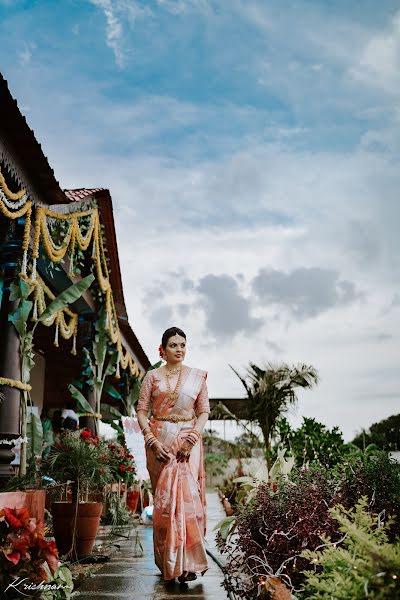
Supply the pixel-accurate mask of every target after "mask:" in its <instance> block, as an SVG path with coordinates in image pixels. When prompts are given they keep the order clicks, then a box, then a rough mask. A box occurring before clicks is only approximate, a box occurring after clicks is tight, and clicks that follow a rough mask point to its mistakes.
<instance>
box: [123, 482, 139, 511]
mask: <svg viewBox="0 0 400 600" xmlns="http://www.w3.org/2000/svg"><path fill="white" fill-rule="evenodd" d="M139 494H140V491H139V486H138V485H136V486H132V487H131V488H130V489H129V490H128V491H127V493H126V507H127V509H128V510H129V511H130V512H133V513H134V512H136V509H137V505H138V502H139Z"/></svg>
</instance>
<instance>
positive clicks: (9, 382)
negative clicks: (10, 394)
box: [0, 377, 32, 392]
mask: <svg viewBox="0 0 400 600" xmlns="http://www.w3.org/2000/svg"><path fill="white" fill-rule="evenodd" d="M0 385H6V386H7V387H11V388H17V389H19V390H21V391H23V392H30V391H31V389H32V386H31V385H30V384H29V383H22V381H18V380H17V379H8V377H0Z"/></svg>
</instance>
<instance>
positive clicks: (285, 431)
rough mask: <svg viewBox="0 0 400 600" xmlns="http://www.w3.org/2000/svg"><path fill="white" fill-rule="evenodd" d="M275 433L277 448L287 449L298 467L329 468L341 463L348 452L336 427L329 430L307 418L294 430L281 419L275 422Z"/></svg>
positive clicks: (284, 419)
mask: <svg viewBox="0 0 400 600" xmlns="http://www.w3.org/2000/svg"><path fill="white" fill-rule="evenodd" d="M277 433H278V435H279V447H282V446H283V447H286V448H288V447H289V448H290V450H291V452H292V454H293V456H294V457H295V460H296V464H297V465H299V466H301V465H306V464H311V463H317V464H319V465H322V466H324V467H327V468H329V467H332V466H334V465H335V464H337V463H338V462H339V461H341V460H342V458H343V455H344V454H345V453H346V452H347V450H348V445H347V444H345V443H344V441H343V437H342V433H341V431H340V430H339V428H338V427H334V428H333V429H331V430H329V429H328V428H327V427H326V426H325V425H323V424H322V423H319V422H318V421H316V420H315V419H311V418H308V417H303V423H302V425H301V426H300V427H299V428H298V429H296V430H293V429H291V427H290V425H289V422H288V421H287V419H286V418H285V417H281V418H280V419H279V420H278V421H277Z"/></svg>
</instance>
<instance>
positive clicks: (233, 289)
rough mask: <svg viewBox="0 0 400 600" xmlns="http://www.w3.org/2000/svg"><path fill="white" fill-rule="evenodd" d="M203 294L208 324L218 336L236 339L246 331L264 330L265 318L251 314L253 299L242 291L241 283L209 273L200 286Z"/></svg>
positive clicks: (224, 338) (210, 331)
mask: <svg viewBox="0 0 400 600" xmlns="http://www.w3.org/2000/svg"><path fill="white" fill-rule="evenodd" d="M196 289H197V291H198V293H199V294H200V296H201V297H202V300H201V305H202V306H203V308H204V312H205V315H206V326H207V329H208V331H209V333H211V335H214V336H215V337H216V338H217V339H222V340H229V339H233V338H234V337H235V335H236V334H238V333H240V332H242V333H244V334H250V333H252V332H254V331H257V330H258V329H260V328H261V327H262V325H263V319H261V318H255V317H252V316H251V306H250V300H249V299H248V298H246V297H245V296H244V295H242V294H241V293H240V289H239V286H238V283H237V281H236V279H235V278H234V277H231V276H229V275H212V274H209V275H206V276H204V277H202V278H201V279H200V281H199V283H198V285H197V286H196Z"/></svg>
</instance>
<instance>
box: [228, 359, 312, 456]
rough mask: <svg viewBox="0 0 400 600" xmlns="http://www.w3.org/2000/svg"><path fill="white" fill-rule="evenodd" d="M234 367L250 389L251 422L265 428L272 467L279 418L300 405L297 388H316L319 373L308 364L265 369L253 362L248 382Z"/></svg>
mask: <svg viewBox="0 0 400 600" xmlns="http://www.w3.org/2000/svg"><path fill="white" fill-rule="evenodd" d="M231 368H232V370H233V371H234V373H235V374H236V375H237V376H238V377H239V379H240V381H241V382H242V383H243V385H244V387H245V389H246V392H247V396H248V407H247V408H248V419H249V420H250V421H253V422H256V423H258V425H259V426H260V428H261V431H262V433H263V436H264V441H265V447H266V450H267V459H268V463H269V464H270V462H271V456H270V454H271V442H272V438H273V436H274V434H275V431H276V427H277V421H278V419H279V417H281V415H282V414H284V413H285V412H286V411H287V409H288V408H289V406H291V405H294V404H295V403H296V402H297V395H296V389H297V388H312V387H313V386H314V385H316V384H317V383H318V374H317V371H316V369H315V368H314V367H312V366H307V365H304V364H300V365H297V366H293V367H290V366H289V365H286V364H281V365H278V366H274V365H271V364H267V365H266V366H265V368H261V367H258V366H257V365H255V364H253V363H250V365H249V367H248V368H247V379H245V378H243V377H241V376H240V375H239V374H238V373H237V372H236V371H235V369H233V367H231Z"/></svg>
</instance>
